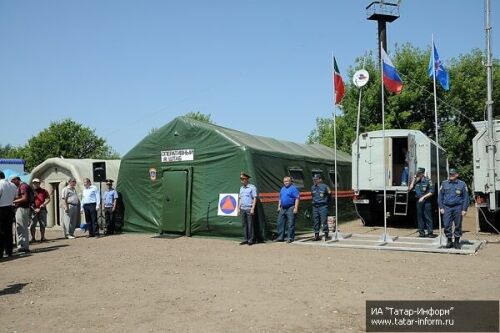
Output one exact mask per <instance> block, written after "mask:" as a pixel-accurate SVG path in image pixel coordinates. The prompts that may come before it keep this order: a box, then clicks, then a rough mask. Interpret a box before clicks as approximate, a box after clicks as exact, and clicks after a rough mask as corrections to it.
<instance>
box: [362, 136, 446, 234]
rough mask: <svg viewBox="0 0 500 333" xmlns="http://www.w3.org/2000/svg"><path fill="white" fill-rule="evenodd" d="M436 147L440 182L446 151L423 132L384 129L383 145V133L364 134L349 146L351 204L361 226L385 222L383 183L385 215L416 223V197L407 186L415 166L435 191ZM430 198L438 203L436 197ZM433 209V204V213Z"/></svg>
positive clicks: (444, 174)
mask: <svg viewBox="0 0 500 333" xmlns="http://www.w3.org/2000/svg"><path fill="white" fill-rule="evenodd" d="M358 143H359V153H357V152H358V147H357V145H358ZM384 144H385V146H386V154H385V155H384ZM437 148H439V159H440V162H439V175H440V181H443V180H445V179H447V169H448V161H447V158H446V152H445V151H444V150H443V148H441V147H439V146H438V145H437V144H436V142H435V141H433V140H431V139H430V138H429V137H427V136H426V135H424V134H423V133H422V132H420V131H415V130H407V129H391V130H386V131H385V143H384V138H383V136H382V131H373V132H367V133H363V134H361V135H360V136H359V138H358V139H357V140H356V141H355V142H354V143H353V144H352V184H353V190H354V193H355V197H354V205H355V207H356V211H357V213H358V215H359V217H360V218H361V220H362V221H363V224H364V225H367V226H370V225H377V224H383V223H384V212H383V210H384V201H383V200H384V181H385V186H386V198H387V204H386V207H387V212H386V214H388V215H390V216H401V217H402V218H406V219H407V221H408V222H410V223H415V221H416V220H415V219H416V215H415V197H414V195H412V193H410V192H409V191H408V186H409V184H410V182H411V179H412V178H413V177H414V175H415V171H416V170H417V167H423V168H425V175H426V176H427V177H430V179H431V180H432V181H433V183H434V187H435V189H437V186H438V184H437V163H436V149H437ZM384 159H385V165H386V169H385V170H384ZM405 167H407V168H408V169H407V171H408V177H407V179H402V178H404V177H403V173H404V170H405ZM436 193H437V191H436ZM433 197H434V198H433V200H434V201H435V202H437V196H436V195H434V196H433ZM436 206H437V205H434V211H435V214H437V207H436ZM435 221H437V218H436V219H435Z"/></svg>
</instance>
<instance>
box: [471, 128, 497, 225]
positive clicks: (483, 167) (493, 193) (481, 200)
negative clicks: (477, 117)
mask: <svg viewBox="0 0 500 333" xmlns="http://www.w3.org/2000/svg"><path fill="white" fill-rule="evenodd" d="M473 125H474V127H475V128H476V130H477V132H478V133H477V134H476V136H475V137H474V139H472V154H473V158H474V161H473V163H474V164H473V169H474V185H473V187H474V198H475V201H476V207H477V213H478V215H477V216H478V222H479V229H480V230H481V231H488V232H492V231H495V228H496V229H497V230H500V153H499V152H500V140H499V139H500V120H495V121H494V122H493V128H494V131H493V133H494V136H493V141H494V142H495V149H494V163H493V164H494V168H493V169H492V168H491V167H490V164H491V161H490V159H489V152H488V142H489V139H488V131H487V126H488V122H487V121H479V122H474V123H473ZM493 170H494V171H493ZM492 182H495V186H494V187H492V186H491V184H492Z"/></svg>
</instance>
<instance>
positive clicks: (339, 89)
mask: <svg viewBox="0 0 500 333" xmlns="http://www.w3.org/2000/svg"><path fill="white" fill-rule="evenodd" d="M333 91H334V92H335V105H337V104H340V102H341V101H342V97H344V94H345V87H344V81H342V76H340V72H339V67H338V66H337V60H336V59H335V57H333Z"/></svg>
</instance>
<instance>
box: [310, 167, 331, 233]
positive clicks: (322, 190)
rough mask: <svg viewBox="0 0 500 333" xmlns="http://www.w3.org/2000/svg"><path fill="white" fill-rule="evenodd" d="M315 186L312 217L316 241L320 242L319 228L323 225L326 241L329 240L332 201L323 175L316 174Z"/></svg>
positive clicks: (314, 178)
mask: <svg viewBox="0 0 500 333" xmlns="http://www.w3.org/2000/svg"><path fill="white" fill-rule="evenodd" d="M313 181H314V185H313V186H312V187H311V194H312V215H313V221H314V224H313V229H314V240H315V241H318V240H319V228H320V226H321V225H323V233H324V235H325V240H328V223H327V217H328V202H329V201H330V189H329V188H328V186H326V185H325V184H323V180H322V177H321V175H319V174H315V175H314V177H313Z"/></svg>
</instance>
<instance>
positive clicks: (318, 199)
mask: <svg viewBox="0 0 500 333" xmlns="http://www.w3.org/2000/svg"><path fill="white" fill-rule="evenodd" d="M328 192H330V189H329V188H328V186H326V185H325V184H323V183H321V184H319V185H316V184H314V185H313V186H312V187H311V194H312V204H313V205H315V206H324V205H327V204H328V200H329V199H330V196H329V194H328Z"/></svg>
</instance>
